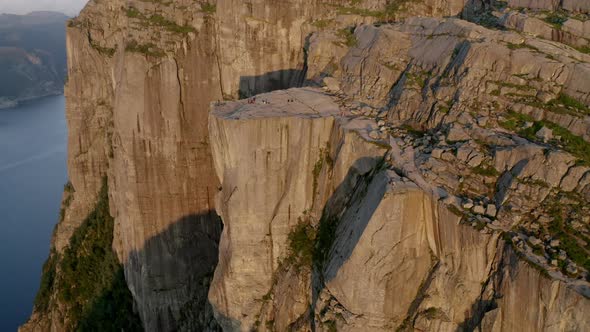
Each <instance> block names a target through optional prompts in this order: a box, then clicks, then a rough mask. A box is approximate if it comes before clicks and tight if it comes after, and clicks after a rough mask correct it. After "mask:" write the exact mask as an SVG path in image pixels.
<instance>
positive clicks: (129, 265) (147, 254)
mask: <svg viewBox="0 0 590 332" xmlns="http://www.w3.org/2000/svg"><path fill="white" fill-rule="evenodd" d="M222 228H223V226H222V223H221V219H220V217H219V216H218V215H217V213H216V212H215V211H214V210H208V211H205V212H203V213H199V214H191V215H187V216H184V217H182V218H180V219H179V220H177V221H176V222H174V223H172V224H171V225H170V226H168V228H167V229H166V230H164V231H163V232H161V233H160V234H158V235H156V236H154V237H152V238H150V239H149V240H147V241H146V243H145V244H144V247H143V248H142V249H141V250H139V251H134V252H132V253H131V254H130V255H129V257H128V259H127V262H126V263H125V276H126V279H127V284H128V286H129V289H130V290H131V292H132V294H133V297H134V299H135V300H136V302H138V303H140V304H141V305H140V306H139V307H138V309H139V312H140V315H141V317H142V321H143V323H144V327H145V328H146V330H157V331H176V330H192V331H198V330H200V331H203V330H218V325H217V323H216V322H215V319H214V318H213V312H212V308H211V305H210V303H209V300H208V297H207V296H208V293H209V286H210V284H211V279H212V278H213V273H214V271H215V267H216V266H217V262H218V256H219V247H218V246H219V240H220V237H221V231H222Z"/></svg>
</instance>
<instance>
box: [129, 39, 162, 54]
mask: <svg viewBox="0 0 590 332" xmlns="http://www.w3.org/2000/svg"><path fill="white" fill-rule="evenodd" d="M125 51H127V52H133V53H141V54H145V55H148V56H153V57H155V58H161V57H163V56H164V55H166V53H164V51H162V50H161V49H159V48H158V47H157V46H156V45H155V44H154V43H147V44H139V43H138V42H137V41H135V40H131V41H129V42H128V43H127V46H126V47H125Z"/></svg>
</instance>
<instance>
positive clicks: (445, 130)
mask: <svg viewBox="0 0 590 332" xmlns="http://www.w3.org/2000/svg"><path fill="white" fill-rule="evenodd" d="M495 5H496V4H495V3H494V4H489V3H488V2H485V1H483V2H480V1H469V2H464V1H437V0H425V1H419V2H412V1H378V0H375V1H312V0H301V1H295V2H291V3H289V4H285V3H283V2H279V1H271V0H265V1H257V2H247V3H242V2H239V1H225V0H219V1H217V2H215V3H205V2H202V3H201V2H195V1H192V0H190V1H189V0H186V1H181V0H177V1H171V2H160V1H143V0H142V1H140V0H138V1H117V0H108V1H91V2H90V3H89V4H88V5H87V6H86V8H85V9H84V10H83V11H82V13H81V14H80V16H79V17H78V18H76V19H74V20H72V21H71V22H70V23H69V25H68V31H67V34H68V40H67V49H68V59H69V81H68V84H67V86H66V96H67V101H68V103H67V118H68V126H69V129H70V130H69V161H68V166H69V175H70V180H71V185H68V186H67V187H66V188H67V190H66V192H65V193H64V200H63V213H62V218H61V221H60V222H59V224H58V225H57V227H56V230H55V233H54V237H53V241H52V252H51V256H50V260H49V261H48V264H47V265H46V268H45V277H44V279H43V280H44V281H43V283H42V288H41V291H40V297H39V299H38V301H37V304H36V307H35V312H34V313H33V316H32V318H31V320H30V321H29V322H28V323H27V324H26V325H25V326H23V327H22V330H23V331H26V330H53V331H61V330H73V329H77V328H81V326H84V325H81V321H88V319H89V317H105V314H104V312H105V308H110V307H109V306H108V303H109V302H108V299H109V298H115V299H118V301H119V302H121V301H123V302H124V303H126V302H125V301H131V302H132V303H133V304H134V305H133V308H132V309H129V308H128V307H125V308H121V309H120V310H128V311H130V312H129V317H133V312H136V313H137V314H139V318H140V320H141V324H142V327H143V329H145V330H148V331H155V330H218V329H223V330H243V331H246V330H251V329H258V330H279V331H283V330H304V331H307V330H327V331H332V330H334V329H338V330H359V329H368V330H375V331H379V330H392V329H418V330H457V329H462V330H472V329H474V328H476V327H478V328H481V329H483V330H498V331H508V330H531V331H533V330H579V331H583V330H585V329H588V325H589V324H590V322H589V321H588V318H587V317H588V312H589V311H590V308H589V306H590V304H589V302H588V299H587V296H588V292H589V291H588V283H587V281H586V279H587V278H588V270H589V269H590V264H588V262H589V259H588V257H589V255H588V253H589V251H590V248H589V247H588V243H590V242H588V239H589V237H590V234H589V233H590V229H589V228H588V225H589V220H588V219H587V218H586V216H585V214H584V211H587V209H588V207H587V203H588V201H590V197H589V196H588V195H589V193H590V182H589V181H590V172H589V170H590V169H589V168H588V167H587V166H586V165H587V163H588V162H590V159H589V157H588V156H589V155H590V148H589V143H588V141H589V140H590V121H589V118H588V115H589V114H590V111H588V106H587V105H588V104H590V81H589V80H588V77H589V74H590V64H589V62H590V57H589V56H588V55H586V54H583V53H581V52H579V51H577V50H574V49H572V48H570V47H568V46H565V45H563V44H561V43H559V42H555V41H549V40H545V39H541V38H538V37H534V36H530V35H525V34H521V33H519V32H515V31H503V30H500V29H490V28H486V27H483V26H481V25H477V24H474V23H469V22H466V21H463V20H460V19H453V18H448V19H441V18H412V17H413V16H438V17H441V16H452V15H461V14H462V15H463V16H464V17H466V18H470V19H472V20H474V21H477V19H478V18H482V17H488V16H491V17H497V16H499V15H496V16H494V15H495V14H493V13H494V10H496V9H497V8H496V7H494V6H495ZM531 6H532V5H531ZM572 12H573V10H572ZM486 15H487V16H486ZM383 22H389V23H387V24H384V23H383ZM494 22H495V24H497V25H496V26H497V27H498V26H501V24H500V23H501V22H500V21H499V20H498V21H494ZM480 23H481V22H480ZM301 85H306V86H308V87H306V88H301V89H288V88H290V87H298V86H301ZM321 87H323V88H321ZM272 90H279V91H275V92H272V93H266V94H265V92H269V91H272ZM260 93H263V94H260ZM253 96H256V97H253ZM245 97H249V98H248V99H244V100H241V101H237V99H240V98H245ZM211 102H213V104H211ZM104 178H107V179H108V180H107V184H108V185H107V184H105V183H104V181H103V179H104ZM106 187H108V197H106V198H105V197H104V195H99V193H101V192H104V189H103V188H106ZM101 189H103V190H102V191H101ZM101 197H102V198H101ZM104 200H108V203H109V204H108V207H109V208H110V209H109V211H110V212H109V214H110V216H112V220H113V221H112V222H113V228H112V229H113V231H112V238H111V239H110V243H111V244H112V248H113V250H114V253H115V254H116V257H117V261H118V264H120V268H121V270H122V271H123V272H124V277H125V281H126V285H124V286H123V287H122V288H123V289H121V285H120V284H118V283H114V285H117V287H111V288H107V290H108V292H107V293H106V294H107V295H108V294H118V295H117V296H116V297H114V296H111V295H108V296H107V297H106V300H105V297H104V294H100V293H97V292H98V291H95V292H92V291H89V292H87V293H83V294H82V295H80V296H79V297H74V300H73V299H72V297H71V296H64V295H63V293H64V284H67V283H66V282H65V281H67V280H70V279H68V276H69V273H71V272H72V271H76V268H77V266H102V265H100V264H103V265H104V264H105V263H104V262H105V261H106V260H107V259H108V260H109V262H110V258H108V256H104V257H103V256H99V257H101V258H100V259H97V258H96V257H93V256H92V255H90V256H88V255H85V254H84V253H80V252H77V251H76V250H73V249H72V248H78V247H79V246H76V245H74V244H75V243H77V242H75V240H74V239H77V238H79V237H80V235H78V234H80V232H81V231H80V230H87V229H92V228H89V226H88V224H89V221H91V220H94V219H93V218H90V219H89V218H87V216H89V215H90V216H92V215H93V213H95V212H93V211H96V209H97V205H96V202H97V201H99V202H103V201H104ZM102 204H103V205H101V206H104V202H103V203H102ZM105 218H106V217H105ZM106 219H107V220H110V219H108V218H106ZM90 224H91V223H90ZM83 234H89V235H85V236H86V237H90V236H92V235H93V234H94V233H93V232H83ZM73 241H74V242H73ZM106 241H109V239H108V238H107V240H106ZM73 243H74V244H73ZM71 256H75V257H77V259H76V260H75V261H76V262H83V263H78V264H76V265H75V266H73V265H72V264H71V260H72V259H70V258H68V257H71ZM66 258H68V259H66ZM85 264H88V265H85ZM109 264H111V263H109ZM111 265H112V264H111ZM117 269H118V267H116V266H114V267H113V271H114V272H116V271H117ZM90 277H91V275H90V276H89V277H88V279H89V280H92V278H90ZM114 280H117V279H114ZM84 282H86V281H84ZM69 287H71V285H69ZM68 294H69V293H68ZM109 296H111V297H109ZM524 298H526V299H527V301H528V302H527V303H533V305H530V306H527V305H526V304H525V302H522V301H524V300H523V299H524ZM123 299H124V300H123ZM105 301H106V302H105ZM88 303H97V305H95V306H90V307H88V305H87V304H88ZM105 303H106V304H105ZM81 306H82V307H83V308H84V310H82V314H80V307H81ZM97 312H98V314H97ZM122 312H123V311H122ZM80 315H82V316H83V318H84V320H82V319H81V318H80ZM101 322H102V321H101ZM113 324H116V323H113ZM134 326H135V325H128V327H127V328H128V329H132V328H133V327H134ZM113 328H121V326H118V325H117V326H113Z"/></svg>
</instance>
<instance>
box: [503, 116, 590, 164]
mask: <svg viewBox="0 0 590 332" xmlns="http://www.w3.org/2000/svg"><path fill="white" fill-rule="evenodd" d="M525 122H531V123H532V125H531V126H530V127H528V128H525V126H524V124H525ZM500 126H502V127H504V128H505V129H508V130H511V131H514V132H516V133H517V134H518V135H520V136H522V137H525V138H527V139H528V140H530V141H534V142H538V141H539V139H538V138H537V137H536V136H535V134H536V133H537V131H539V130H540V129H541V128H543V127H547V128H549V129H551V130H552V131H553V135H554V136H558V137H559V139H553V140H552V141H551V142H550V143H551V144H552V145H554V146H557V147H559V148H561V149H563V150H565V151H567V152H569V153H571V154H572V155H574V156H575V157H577V158H578V160H579V162H580V163H581V164H585V165H590V143H588V142H586V141H585V140H584V139H583V138H582V137H580V136H577V135H574V134H573V133H572V132H571V131H569V130H567V129H566V128H563V127H561V126H559V125H557V124H555V123H553V122H550V121H535V120H534V119H533V118H532V117H530V116H528V115H524V114H520V113H516V112H512V111H511V112H508V113H507V114H506V120H505V121H502V122H500Z"/></svg>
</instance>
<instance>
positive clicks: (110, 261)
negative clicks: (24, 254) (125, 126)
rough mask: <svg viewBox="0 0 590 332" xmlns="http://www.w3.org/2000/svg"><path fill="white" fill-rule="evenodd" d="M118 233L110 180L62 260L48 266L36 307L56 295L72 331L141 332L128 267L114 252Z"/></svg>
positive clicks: (44, 307) (53, 260)
mask: <svg viewBox="0 0 590 332" xmlns="http://www.w3.org/2000/svg"><path fill="white" fill-rule="evenodd" d="M113 228H114V220H113V217H111V215H110V213H109V198H108V188H107V182H106V178H105V179H104V180H103V186H102V189H101V191H100V193H99V196H98V201H97V203H96V205H95V207H94V210H93V211H92V212H91V213H90V214H89V215H88V217H87V218H86V219H85V220H84V221H83V223H82V225H81V226H80V227H78V229H76V231H75V232H74V234H73V235H72V237H71V239H70V243H69V245H68V247H67V248H66V249H65V250H64V252H63V253H62V255H61V256H58V255H56V254H53V255H51V257H50V259H49V260H48V261H47V263H46V264H45V267H44V274H43V277H42V281H41V287H40V291H39V294H38V299H37V301H36V307H37V308H39V309H42V310H47V308H48V306H49V305H50V300H49V299H50V295H51V294H56V295H57V298H58V300H59V302H60V303H61V304H62V305H63V306H64V307H65V309H66V313H67V314H66V315H67V317H68V322H69V324H70V325H71V326H69V330H75V331H117V330H118V331H122V330H124V331H141V330H142V327H141V322H140V320H139V317H138V316H137V314H135V313H134V312H133V301H132V297H131V293H130V292H129V289H128V288H127V284H126V282H125V278H124V275H123V267H122V266H121V264H119V261H118V259H117V257H116V255H115V253H114V252H113V249H112V245H113ZM56 271H59V273H56Z"/></svg>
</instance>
